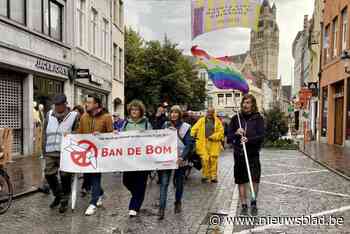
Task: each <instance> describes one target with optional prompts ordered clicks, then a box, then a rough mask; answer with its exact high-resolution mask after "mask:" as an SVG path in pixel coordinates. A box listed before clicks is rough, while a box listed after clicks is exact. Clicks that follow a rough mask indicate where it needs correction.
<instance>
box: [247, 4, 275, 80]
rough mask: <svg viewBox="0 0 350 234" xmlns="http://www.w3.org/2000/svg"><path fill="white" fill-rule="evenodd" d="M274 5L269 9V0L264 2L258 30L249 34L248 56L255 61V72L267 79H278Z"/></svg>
mask: <svg viewBox="0 0 350 234" xmlns="http://www.w3.org/2000/svg"><path fill="white" fill-rule="evenodd" d="M276 10H277V9H276V5H275V4H273V6H272V7H271V5H270V3H269V0H264V2H263V4H262V7H261V12H260V17H259V29H258V31H257V32H255V31H253V30H252V32H251V34H250V54H251V57H252V58H253V59H254V60H255V62H256V65H257V70H258V71H260V72H262V73H263V74H264V75H265V76H266V78H267V79H269V80H276V79H278V53H279V28H278V25H277V21H276Z"/></svg>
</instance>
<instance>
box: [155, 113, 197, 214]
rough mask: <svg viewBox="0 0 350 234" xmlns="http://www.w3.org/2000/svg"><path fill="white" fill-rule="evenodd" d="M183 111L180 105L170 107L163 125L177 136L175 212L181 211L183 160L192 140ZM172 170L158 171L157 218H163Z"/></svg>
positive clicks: (187, 153)
mask: <svg viewBox="0 0 350 234" xmlns="http://www.w3.org/2000/svg"><path fill="white" fill-rule="evenodd" d="M182 116H183V112H182V110H181V107H180V106H173V107H171V109H170V121H167V122H166V123H165V124H164V125H163V129H166V128H169V129H173V130H175V131H177V136H178V147H177V148H178V149H177V150H178V166H179V168H178V169H176V170H175V172H174V180H175V213H180V212H181V211H182V207H181V206H182V205H181V204H182V203H181V199H182V194H183V189H184V178H185V171H184V165H185V161H186V159H187V157H188V155H189V153H190V152H191V150H192V147H193V145H194V140H193V138H192V136H191V125H189V124H187V123H185V122H183V121H182ZM171 172H172V170H163V171H160V208H159V220H162V219H164V213H165V207H166V200H167V195H168V186H169V181H170V177H171Z"/></svg>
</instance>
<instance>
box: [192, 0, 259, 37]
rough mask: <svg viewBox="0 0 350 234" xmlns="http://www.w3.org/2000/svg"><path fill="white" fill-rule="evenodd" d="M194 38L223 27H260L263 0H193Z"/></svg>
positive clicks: (255, 29)
mask: <svg viewBox="0 0 350 234" xmlns="http://www.w3.org/2000/svg"><path fill="white" fill-rule="evenodd" d="M191 8H192V39H194V38H195V37H197V36H199V35H201V34H204V33H206V32H210V31H215V30H218V29H223V28H232V27H243V28H251V29H253V30H254V31H257V29H258V21H259V15H260V8H261V0H223V1H222V0H192V2H191Z"/></svg>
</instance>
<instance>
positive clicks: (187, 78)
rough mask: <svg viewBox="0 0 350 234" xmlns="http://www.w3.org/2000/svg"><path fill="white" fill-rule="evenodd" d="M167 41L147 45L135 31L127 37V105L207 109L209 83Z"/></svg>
mask: <svg viewBox="0 0 350 234" xmlns="http://www.w3.org/2000/svg"><path fill="white" fill-rule="evenodd" d="M177 47H178V45H177V44H174V43H172V42H171V41H170V40H169V39H168V38H167V37H165V38H164V41H163V42H160V41H147V42H146V41H144V40H143V39H142V37H141V36H140V35H139V34H138V33H137V32H135V31H134V30H132V29H130V28H129V29H127V30H126V34H125V48H126V49H125V63H126V64H125V67H126V68H125V70H126V72H125V82H126V85H125V86H126V101H127V102H129V101H131V100H132V99H134V98H137V99H140V100H142V101H143V102H144V103H145V104H146V105H147V107H155V106H156V105H158V104H159V103H161V102H164V101H166V102H168V103H169V104H170V105H172V104H181V105H187V106H190V107H191V108H192V109H193V110H199V109H202V108H203V107H204V101H205V98H206V94H205V81H202V80H200V79H199V78H198V76H197V72H196V71H195V69H194V68H195V67H194V64H192V62H191V61H190V60H189V59H187V58H186V57H185V56H184V55H183V54H182V51H181V50H180V49H178V48H177Z"/></svg>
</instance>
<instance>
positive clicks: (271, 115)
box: [264, 106, 288, 142]
mask: <svg viewBox="0 0 350 234" xmlns="http://www.w3.org/2000/svg"><path fill="white" fill-rule="evenodd" d="M264 115H265V123H266V135H265V141H267V142H274V141H277V140H278V139H279V138H280V137H281V136H284V135H286V133H287V132H288V118H287V117H286V116H285V114H284V113H283V112H282V111H281V109H280V108H279V107H277V106H275V107H273V108H272V109H271V110H268V111H267V112H265V114H264Z"/></svg>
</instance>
